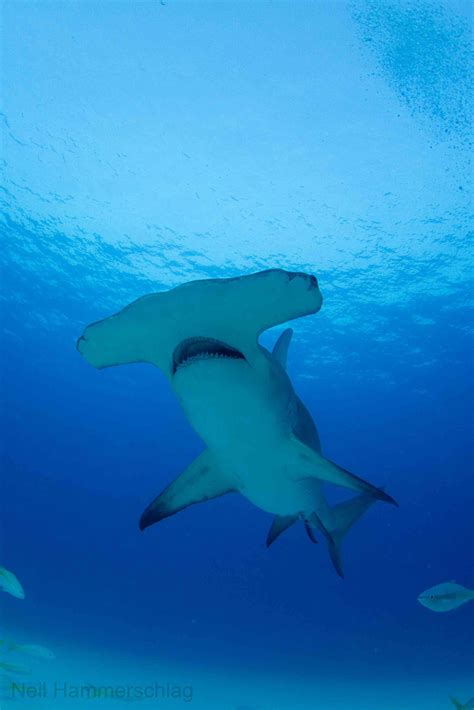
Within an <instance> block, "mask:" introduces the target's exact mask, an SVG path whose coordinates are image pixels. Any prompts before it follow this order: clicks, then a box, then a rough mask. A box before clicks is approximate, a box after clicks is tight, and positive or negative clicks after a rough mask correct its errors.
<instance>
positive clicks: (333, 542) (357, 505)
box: [308, 493, 377, 577]
mask: <svg viewBox="0 0 474 710" xmlns="http://www.w3.org/2000/svg"><path fill="white" fill-rule="evenodd" d="M376 500H377V498H375V497H374V496H373V495H370V493H361V495H359V496H355V498H351V499H350V500H347V501H344V503H339V504H338V505H336V506H334V508H332V510H331V518H332V521H331V524H330V525H329V526H327V525H324V523H323V522H322V520H321V518H320V517H319V516H318V515H317V513H313V514H312V515H311V516H310V518H309V520H308V522H309V523H310V525H313V526H314V527H317V528H319V530H321V532H322V533H323V535H324V537H325V538H326V540H327V543H328V550H329V555H330V557H331V561H332V563H333V565H334V567H335V570H336V572H337V573H338V575H339V576H340V577H344V571H343V567H342V557H341V542H342V540H343V538H344V536H345V535H346V534H347V533H348V532H349V530H350V529H351V527H352V526H353V525H354V523H356V522H357V521H358V520H359V518H360V517H361V516H362V515H363V514H364V513H365V511H366V510H367V509H368V508H370V506H371V505H372V504H373V503H375V502H376Z"/></svg>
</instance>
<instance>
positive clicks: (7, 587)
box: [0, 567, 25, 599]
mask: <svg viewBox="0 0 474 710" xmlns="http://www.w3.org/2000/svg"><path fill="white" fill-rule="evenodd" d="M0 590H2V592H8V594H11V595H12V596H13V597H16V598H17V599H24V598H25V592H24V589H23V587H22V586H21V584H20V582H19V581H18V579H17V577H16V576H15V575H14V574H13V572H10V571H9V570H7V569H5V567H0Z"/></svg>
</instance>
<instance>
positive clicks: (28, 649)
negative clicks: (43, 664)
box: [0, 639, 56, 661]
mask: <svg viewBox="0 0 474 710" xmlns="http://www.w3.org/2000/svg"><path fill="white" fill-rule="evenodd" d="M3 643H4V644H6V648H8V650H9V651H15V652H16V653H24V654H25V655H26V656H33V658H39V659H41V660H45V661H53V660H54V659H55V658H56V656H55V655H54V653H53V652H52V651H50V650H49V648H46V647H45V646H36V645H35V644H29V643H15V642H14V641H3V640H1V639H0V644H3Z"/></svg>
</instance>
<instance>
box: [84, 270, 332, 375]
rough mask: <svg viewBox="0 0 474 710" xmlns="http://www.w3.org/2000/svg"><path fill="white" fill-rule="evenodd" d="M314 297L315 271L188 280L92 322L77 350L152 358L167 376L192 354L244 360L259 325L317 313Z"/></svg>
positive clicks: (110, 361)
mask: <svg viewBox="0 0 474 710" xmlns="http://www.w3.org/2000/svg"><path fill="white" fill-rule="evenodd" d="M321 303H322V297H321V293H320V291H319V288H318V283H317V280H316V278H315V277H314V276H311V275H308V274H304V273H298V272H288V271H283V270H281V269H270V270H268V271H261V272H258V273H256V274H250V275H248V276H241V277H238V278H230V279H205V280H202V281H191V282H189V283H187V284H184V285H183V286H178V287H177V288H174V289H172V290H170V291H165V292H162V293H153V294H151V295H149V296H144V297H143V298H139V299H138V300H137V301H134V302H133V303H131V304H130V305H128V306H126V307H125V308H124V309H123V310H121V311H119V312H118V313H116V314H115V315H113V316H110V317H109V318H106V319H105V320H101V321H98V322H96V323H93V324H92V325H90V326H88V327H87V328H86V329H85V331H84V333H83V335H82V336H81V337H80V338H79V340H78V342H77V348H78V350H79V352H80V353H81V354H82V355H83V356H84V357H85V358H86V360H87V361H88V362H89V363H90V364H91V365H93V366H94V367H97V368H104V367H111V366H112V365H121V364H126V363H131V362H151V363H153V364H154V365H156V366H157V367H159V368H160V369H161V370H163V372H164V373H165V375H166V376H167V377H168V378H169V379H170V380H172V379H173V377H174V376H175V375H176V374H177V373H178V372H179V371H180V370H181V368H183V367H185V366H187V365H189V364H191V363H192V362H193V361H197V360H203V359H211V358H216V359H217V358H221V359H226V360H237V359H240V360H245V361H246V362H247V363H248V364H250V365H251V364H252V362H253V360H254V359H255V357H256V356H258V346H257V340H258V336H259V334H260V333H261V332H262V331H263V330H266V329H267V328H270V327H272V326H274V325H278V324H280V323H284V322H286V321H288V320H291V319H293V318H298V317H300V316H304V315H308V314H310V313H316V312H317V311H318V310H319V309H320V307H321Z"/></svg>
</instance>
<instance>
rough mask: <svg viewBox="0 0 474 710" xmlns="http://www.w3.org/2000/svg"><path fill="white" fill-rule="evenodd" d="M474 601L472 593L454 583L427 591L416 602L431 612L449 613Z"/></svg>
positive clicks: (447, 583) (444, 584) (446, 583)
mask: <svg viewBox="0 0 474 710" xmlns="http://www.w3.org/2000/svg"><path fill="white" fill-rule="evenodd" d="M471 599H474V592H473V591H472V590H471V589H467V588H466V587H463V586H462V585H461V584H456V582H443V584H437V585H436V586H435V587H431V588H430V589H427V590H426V592H422V593H421V594H420V596H419V597H418V601H419V602H420V604H423V606H426V608H427V609H431V611H451V610H452V609H457V608H458V607H459V606H461V605H462V604H465V603H466V602H468V601H470V600H471Z"/></svg>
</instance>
